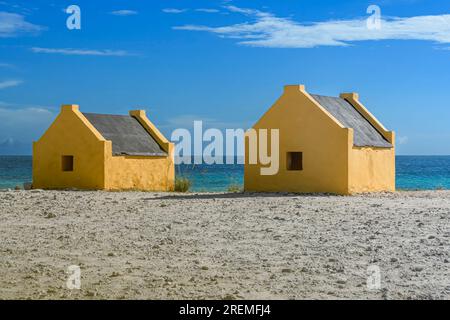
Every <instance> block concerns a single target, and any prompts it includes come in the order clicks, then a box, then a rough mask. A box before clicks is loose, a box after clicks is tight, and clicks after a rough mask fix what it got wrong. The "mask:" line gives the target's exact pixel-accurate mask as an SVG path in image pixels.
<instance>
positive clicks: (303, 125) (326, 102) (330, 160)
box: [244, 85, 395, 194]
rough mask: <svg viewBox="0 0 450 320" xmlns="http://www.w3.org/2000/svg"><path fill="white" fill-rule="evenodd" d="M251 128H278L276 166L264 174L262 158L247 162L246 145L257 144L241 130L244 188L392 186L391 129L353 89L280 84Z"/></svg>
mask: <svg viewBox="0 0 450 320" xmlns="http://www.w3.org/2000/svg"><path fill="white" fill-rule="evenodd" d="M253 129H254V130H253V131H256V132H259V131H261V129H267V131H269V130H270V129H278V130H279V168H278V171H277V172H276V173H275V174H271V175H264V174H261V168H263V167H265V165H264V164H262V163H261V162H260V161H259V160H258V161H257V163H253V164H251V163H249V161H248V157H249V150H257V149H258V148H259V147H260V145H259V143H258V142H256V141H255V140H254V139H253V140H252V141H250V139H249V135H248V134H247V137H246V143H245V149H246V163H245V168H244V188H245V190H247V191H287V192H330V193H337V194H353V193H360V192H372V191H394V190H395V148H394V132H392V131H388V130H387V129H386V128H385V127H384V126H383V125H382V124H381V123H380V122H379V121H378V120H377V119H376V118H375V117H374V116H373V115H372V114H371V113H370V112H369V111H368V110H367V109H366V108H365V107H364V106H363V105H362V104H361V102H360V101H359V98H358V94H356V93H343V94H341V95H340V97H327V96H321V95H314V94H309V93H308V92H306V90H305V87H304V86H303V85H288V86H285V89H284V93H283V95H282V96H281V97H280V98H279V99H278V101H276V102H275V104H274V105H273V106H272V107H271V108H270V109H269V110H268V111H267V112H266V113H265V114H264V115H263V116H262V118H261V119H259V121H258V122H257V123H256V124H255V125H254V127H253ZM270 143H274V141H270ZM255 144H256V145H255ZM270 149H271V148H270V147H269V148H268V150H270Z"/></svg>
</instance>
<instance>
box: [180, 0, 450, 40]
mask: <svg viewBox="0 0 450 320" xmlns="http://www.w3.org/2000/svg"><path fill="white" fill-rule="evenodd" d="M225 8H226V9H227V10H229V11H230V12H233V13H237V14H241V15H244V16H247V17H249V18H250V19H251V21H249V22H245V23H239V24H231V25H227V26H219V27H212V26H205V25H184V26H177V27H174V29H176V30H188V31H204V32H209V33H213V34H216V35H218V36H220V37H224V38H231V39H237V40H238V43H239V44H241V45H246V46H254V47H269V48H313V47H318V46H347V45H349V44H351V43H352V42H356V41H370V40H372V41H373V40H424V41H433V42H436V43H441V44H446V43H450V15H448V14H443V15H429V16H415V17H407V18H398V17H391V18H385V19H383V20H382V21H381V29H369V28H367V20H366V18H355V19H350V20H331V21H325V22H315V23H309V24H306V23H303V24H302V23H300V22H297V21H294V20H292V19H290V18H283V17H277V16H276V15H274V14H272V13H270V12H263V11H260V10H255V9H248V8H239V7H236V6H226V7H225Z"/></svg>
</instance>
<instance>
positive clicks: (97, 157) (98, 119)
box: [33, 105, 175, 191]
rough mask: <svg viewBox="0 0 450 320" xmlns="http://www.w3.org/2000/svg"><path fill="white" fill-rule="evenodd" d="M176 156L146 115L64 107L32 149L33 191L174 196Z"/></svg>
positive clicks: (137, 111) (74, 106)
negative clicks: (150, 192) (131, 191)
mask: <svg viewBox="0 0 450 320" xmlns="http://www.w3.org/2000/svg"><path fill="white" fill-rule="evenodd" d="M173 150H174V147H173V144H172V143H170V142H169V141H168V140H167V139H166V138H165V137H164V136H163V135H162V134H161V132H160V131H159V130H158V129H157V128H156V127H155V126H154V125H153V124H152V123H151V122H150V120H149V119H148V118H147V117H146V115H145V111H143V110H135V111H130V113H129V115H106V114H94V113H81V112H80V110H79V107H78V106H77V105H63V106H62V107H61V112H60V114H59V115H58V117H57V118H56V120H55V121H54V122H53V124H52V125H51V126H50V127H49V129H48V130H47V131H46V132H45V133H44V135H43V136H42V137H41V138H40V139H39V140H38V141H36V142H34V143H33V188H42V189H65V188H76V189H104V190H127V189H136V190H154V191H169V190H173V188H174V179H175V169H174V159H173Z"/></svg>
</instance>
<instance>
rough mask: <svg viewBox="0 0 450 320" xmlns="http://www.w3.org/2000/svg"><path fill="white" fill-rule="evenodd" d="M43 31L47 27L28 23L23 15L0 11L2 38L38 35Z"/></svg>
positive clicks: (0, 34) (0, 33)
mask: <svg viewBox="0 0 450 320" xmlns="http://www.w3.org/2000/svg"><path fill="white" fill-rule="evenodd" d="M43 30H45V27H43V26H39V25H36V24H32V23H31V22H28V21H26V20H25V17H24V16H23V15H21V14H17V13H10V12H4V11H0V38H8V37H17V36H19V35H21V34H37V33H39V32H41V31H43Z"/></svg>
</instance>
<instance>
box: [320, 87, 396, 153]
mask: <svg viewBox="0 0 450 320" xmlns="http://www.w3.org/2000/svg"><path fill="white" fill-rule="evenodd" d="M311 96H312V97H313V98H314V99H315V100H316V101H317V102H318V103H319V104H320V105H321V106H322V107H324V108H325V109H326V110H327V111H328V112H329V113H331V115H333V117H335V118H336V119H337V120H338V121H339V122H340V123H341V124H342V125H343V126H344V127H346V128H353V132H354V133H353V145H355V146H357V147H380V148H392V144H390V143H389V142H388V141H387V140H386V139H385V138H384V137H383V135H381V133H380V132H378V130H377V129H375V127H374V126H373V125H372V124H371V123H370V122H369V121H368V120H367V119H366V118H364V117H363V115H362V114H361V113H359V111H358V110H356V109H355V107H353V106H352V105H351V103H349V102H348V101H347V100H345V99H342V98H336V97H326V96H320V95H316V94H312V95H311Z"/></svg>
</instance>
